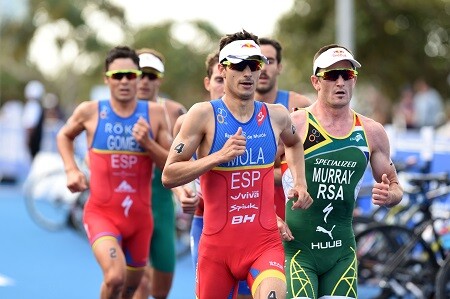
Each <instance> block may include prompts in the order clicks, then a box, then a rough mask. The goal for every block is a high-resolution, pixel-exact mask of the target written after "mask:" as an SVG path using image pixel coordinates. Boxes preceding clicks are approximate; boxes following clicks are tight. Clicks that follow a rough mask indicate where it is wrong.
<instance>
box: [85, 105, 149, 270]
mask: <svg viewBox="0 0 450 299" xmlns="http://www.w3.org/2000/svg"><path fill="white" fill-rule="evenodd" d="M98 109H99V117H98V125H97V129H96V131H95V135H94V139H93V143H92V147H91V148H90V149H89V161H90V164H91V165H93V166H94V165H95V166H94V167H91V181H90V198H89V200H88V202H87V204H86V207H85V210H84V225H85V227H86V231H87V234H88V237H89V241H90V242H91V244H92V246H93V247H95V246H96V244H97V242H100V241H101V240H102V239H103V238H116V239H118V240H119V242H121V243H122V247H123V248H124V252H125V257H126V261H127V265H128V266H129V267H144V266H145V265H146V263H147V257H148V250H149V246H150V236H151V233H152V231H153V218H152V215H151V213H150V209H149V206H150V201H149V198H150V194H151V193H150V191H151V190H150V188H149V183H148V182H150V180H151V174H152V171H153V162H152V160H151V159H150V156H149V155H148V154H147V153H146V152H145V151H144V149H143V148H142V147H141V146H140V145H139V144H138V143H137V141H136V140H135V139H134V137H133V136H132V128H133V125H134V124H135V123H136V122H137V120H138V119H139V117H143V118H144V119H145V120H147V122H150V120H149V115H148V103H147V102H145V101H139V102H138V105H137V106H136V110H135V112H134V113H133V114H132V115H131V116H129V117H127V118H122V117H120V116H118V115H117V114H115V113H114V111H113V110H112V109H111V105H110V102H109V101H108V100H105V101H100V102H99V103H98ZM143 224H145V225H143Z"/></svg>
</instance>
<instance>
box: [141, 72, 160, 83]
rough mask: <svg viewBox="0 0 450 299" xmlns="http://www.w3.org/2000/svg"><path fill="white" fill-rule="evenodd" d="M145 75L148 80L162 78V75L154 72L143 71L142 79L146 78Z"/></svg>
mask: <svg viewBox="0 0 450 299" xmlns="http://www.w3.org/2000/svg"><path fill="white" fill-rule="evenodd" d="M145 77H147V78H148V80H150V81H153V80H156V79H158V78H161V75H160V74H156V73H153V72H142V75H141V79H144V78H145Z"/></svg>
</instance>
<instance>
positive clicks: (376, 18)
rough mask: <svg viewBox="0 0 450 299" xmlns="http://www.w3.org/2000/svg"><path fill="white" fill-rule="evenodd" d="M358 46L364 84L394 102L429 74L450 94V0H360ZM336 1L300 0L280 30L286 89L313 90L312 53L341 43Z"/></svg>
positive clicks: (434, 83) (446, 95) (356, 27)
mask: <svg viewBox="0 0 450 299" xmlns="http://www.w3.org/2000/svg"><path fill="white" fill-rule="evenodd" d="M354 10H355V15H354V20H355V24H354V33H355V41H354V45H355V49H352V50H353V51H354V52H355V54H356V57H357V59H358V60H359V61H360V62H361V64H362V68H361V72H360V75H359V76H358V86H359V85H360V83H363V84H366V83H370V84H373V85H374V86H375V87H376V88H377V89H379V90H380V91H382V93H383V94H385V95H386V96H387V97H388V98H389V99H390V100H391V101H395V100H396V99H397V98H398V96H399V91H400V89H401V88H402V87H403V86H404V85H405V84H408V83H412V82H413V81H414V80H415V79H416V78H418V77H420V76H423V77H425V78H426V79H427V80H428V81H429V83H430V84H431V85H432V86H433V87H435V88H437V89H438V90H439V92H440V93H441V94H442V95H443V97H444V98H447V99H448V98H450V93H449V82H448V80H449V79H448V78H449V75H450V74H449V70H450V68H449V65H450V41H449V40H450V2H449V1H448V0H430V1H421V0H390V1H379V0H354ZM335 20H336V14H335V1H314V0H297V1H295V3H294V7H293V8H292V9H291V10H290V12H289V13H287V14H286V15H284V16H283V17H282V18H281V19H280V21H279V23H278V27H277V28H276V31H275V36H276V37H277V39H279V40H280V42H281V43H282V45H283V48H284V51H283V52H284V57H285V59H286V61H287V63H286V70H285V72H284V74H283V75H282V80H281V82H283V84H284V85H285V87H286V88H293V89H297V90H300V91H304V92H305V91H306V92H310V91H313V90H312V88H311V84H310V83H309V82H310V79H309V77H310V75H311V71H312V58H313V56H314V54H315V52H316V51H317V50H318V49H319V48H320V47H321V46H323V45H325V44H330V43H335V42H336V21H335Z"/></svg>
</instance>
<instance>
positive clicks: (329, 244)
mask: <svg viewBox="0 0 450 299" xmlns="http://www.w3.org/2000/svg"><path fill="white" fill-rule="evenodd" d="M360 66H361V65H360V64H359V62H357V61H356V60H355V59H354V58H353V56H352V54H351V53H350V52H349V51H348V50H347V49H345V48H344V47H341V46H338V45H329V46H325V47H323V48H321V49H320V50H319V51H318V53H317V54H316V55H315V57H314V67H313V75H312V76H311V82H312V85H313V86H314V88H315V89H316V91H317V101H316V102H314V104H312V105H311V106H309V107H308V108H306V109H301V110H298V111H295V112H293V113H292V114H291V117H292V120H293V123H294V124H295V126H296V128H297V133H298V134H299V135H300V137H302V140H303V146H304V151H305V169H306V179H307V184H308V192H309V194H310V195H311V197H312V198H313V199H314V203H313V204H312V205H311V207H310V208H309V209H307V210H303V209H297V207H296V205H297V203H296V202H295V200H293V199H291V200H288V201H287V203H286V223H287V224H288V226H289V229H290V231H287V232H286V234H288V235H291V234H292V237H293V238H294V239H293V240H291V241H286V240H289V239H290V238H287V239H286V238H285V239H284V240H285V242H284V248H285V254H286V278H287V291H288V295H287V298H314V299H315V298H322V299H323V298H357V261H356V255H355V237H354V233H353V229H352V219H353V216H352V215H353V209H354V207H355V199H356V196H357V194H358V191H359V188H360V184H361V182H362V178H363V175H364V172H365V170H366V167H367V164H368V163H370V164H371V167H372V171H373V176H374V178H375V180H376V181H377V183H375V185H374V187H373V194H372V202H373V203H374V204H376V205H385V206H392V205H395V204H397V203H399V202H400V200H401V197H402V193H403V192H402V189H401V187H400V186H399V184H398V179H397V174H396V171H395V168H394V166H393V164H392V162H391V160H390V153H389V140H388V138H387V135H386V132H385V130H384V129H383V127H382V125H381V124H379V123H377V122H375V121H374V120H372V119H370V118H367V117H365V116H362V115H360V114H357V113H356V112H354V111H353V110H352V109H351V108H350V100H351V97H352V92H353V88H354V86H355V84H356V79H357V72H356V70H355V68H356V67H360ZM286 168H287V167H283V169H284V170H286ZM289 177H290V175H289V170H286V171H284V173H283V184H284V185H285V186H288V185H289V181H290V178H289Z"/></svg>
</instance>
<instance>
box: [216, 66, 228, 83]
mask: <svg viewBox="0 0 450 299" xmlns="http://www.w3.org/2000/svg"><path fill="white" fill-rule="evenodd" d="M217 67H218V68H219V73H220V75H221V76H222V78H224V79H225V78H226V77H227V76H226V73H227V70H226V67H225V66H224V65H223V64H220V63H219V64H218V66H217Z"/></svg>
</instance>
